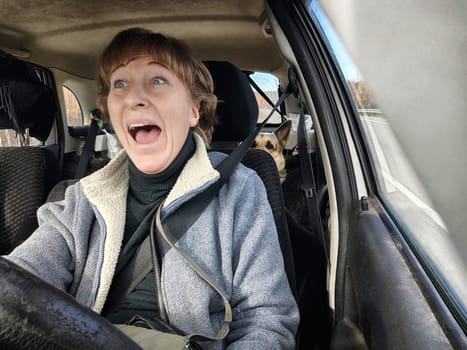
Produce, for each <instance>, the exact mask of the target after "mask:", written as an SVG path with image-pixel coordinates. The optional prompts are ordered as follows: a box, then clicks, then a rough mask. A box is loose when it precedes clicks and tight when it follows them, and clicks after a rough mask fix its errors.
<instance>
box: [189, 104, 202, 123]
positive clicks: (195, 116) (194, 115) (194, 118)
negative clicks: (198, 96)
mask: <svg viewBox="0 0 467 350" xmlns="http://www.w3.org/2000/svg"><path fill="white" fill-rule="evenodd" d="M199 107H200V106H199V103H196V104H194V105H193V107H192V108H191V118H190V126H191V127H192V128H193V127H195V126H196V125H198V122H199Z"/></svg>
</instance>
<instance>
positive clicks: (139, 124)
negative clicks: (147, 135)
mask: <svg viewBox="0 0 467 350" xmlns="http://www.w3.org/2000/svg"><path fill="white" fill-rule="evenodd" d="M146 125H147V124H143V123H135V124H130V125H129V126H128V128H130V129H135V128H141V127H143V126H146Z"/></svg>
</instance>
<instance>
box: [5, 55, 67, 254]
mask: <svg viewBox="0 0 467 350" xmlns="http://www.w3.org/2000/svg"><path fill="white" fill-rule="evenodd" d="M36 69H39V68H38V67H35V66H33V65H32V64H30V63H28V62H25V61H21V60H18V59H16V58H15V57H13V56H11V55H9V54H7V53H5V52H2V51H0V129H12V130H15V131H16V135H17V137H19V138H20V139H22V140H23V141H24V140H25V139H26V135H29V136H30V137H34V138H36V139H38V140H39V141H45V140H47V138H48V136H49V133H50V131H51V129H52V126H53V123H54V120H55V119H56V118H57V115H58V111H59V108H58V105H57V101H56V96H55V93H54V92H53V90H52V89H51V88H50V87H48V86H46V85H45V84H44V83H42V82H41V80H40V79H39V77H38V74H37V71H36ZM58 152H59V146H58V145H51V146H47V147H42V146H38V147H32V146H27V147H0V255H2V254H7V253H9V252H10V251H11V250H12V249H13V248H14V247H15V246H17V245H18V244H20V243H21V242H22V241H24V240H25V239H26V238H27V237H28V236H29V235H30V234H31V233H32V232H33V231H34V229H35V228H36V227H37V219H36V211H37V209H38V207H39V206H40V205H41V204H42V203H44V201H45V199H46V197H47V193H48V192H49V190H50V188H51V187H52V186H53V185H54V184H55V183H56V181H57V180H58V179H59V176H60V175H59V161H58Z"/></svg>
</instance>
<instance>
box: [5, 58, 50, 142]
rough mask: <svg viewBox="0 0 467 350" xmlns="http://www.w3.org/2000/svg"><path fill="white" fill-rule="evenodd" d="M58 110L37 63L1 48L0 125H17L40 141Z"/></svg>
mask: <svg viewBox="0 0 467 350" xmlns="http://www.w3.org/2000/svg"><path fill="white" fill-rule="evenodd" d="M57 111H58V106H57V102H56V99H55V95H54V93H53V91H52V89H51V88H49V87H48V86H46V85H44V84H43V83H42V82H41V81H40V79H39V77H38V75H37V72H36V71H35V70H34V66H33V65H32V64H30V63H28V62H25V61H21V60H18V59H16V58H15V57H13V56H11V55H9V54H7V53H5V52H3V51H1V50H0V129H14V130H15V131H16V132H17V133H19V134H20V135H24V134H25V131H26V129H27V128H29V134H30V135H31V136H33V137H35V138H37V139H39V140H41V141H45V140H46V139H47V137H48V136H49V133H50V130H51V129H52V126H53V121H54V118H55V114H56V113H57Z"/></svg>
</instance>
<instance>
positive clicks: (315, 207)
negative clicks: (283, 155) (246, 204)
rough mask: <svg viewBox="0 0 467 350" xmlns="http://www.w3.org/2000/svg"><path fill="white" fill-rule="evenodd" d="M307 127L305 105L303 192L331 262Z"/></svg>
mask: <svg viewBox="0 0 467 350" xmlns="http://www.w3.org/2000/svg"><path fill="white" fill-rule="evenodd" d="M306 132H307V130H306V126H305V112H304V107H303V105H302V106H301V107H300V116H299V119H298V130H297V139H298V155H299V158H300V172H301V175H302V190H303V195H304V197H305V202H306V208H307V211H308V220H309V222H310V227H311V229H312V231H313V233H314V234H315V235H316V236H317V238H318V240H319V241H320V242H321V244H322V246H323V249H324V253H325V254H326V259H327V260H328V262H329V258H328V254H327V250H326V240H325V237H324V231H323V225H322V223H321V215H320V211H319V204H318V195H317V190H316V182H315V175H314V171H313V164H312V162H311V157H310V153H309V152H308V138H307V136H306V135H307V134H306Z"/></svg>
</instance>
